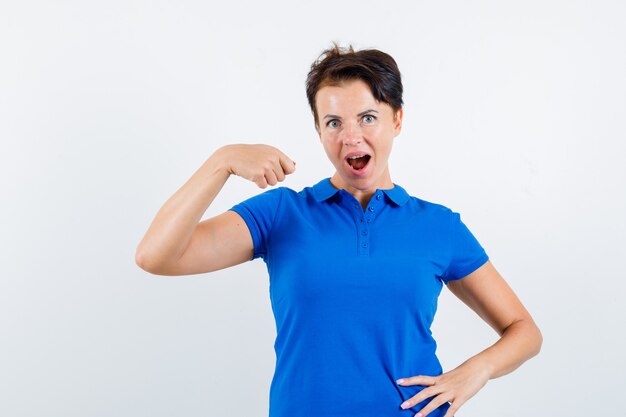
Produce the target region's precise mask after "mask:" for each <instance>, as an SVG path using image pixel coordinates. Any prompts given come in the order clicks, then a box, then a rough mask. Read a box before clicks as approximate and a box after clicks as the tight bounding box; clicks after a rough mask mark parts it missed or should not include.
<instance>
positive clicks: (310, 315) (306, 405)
mask: <svg viewBox="0 0 626 417" xmlns="http://www.w3.org/2000/svg"><path fill="white" fill-rule="evenodd" d="M231 210H233V211H235V212H237V213H238V214H239V215H240V216H241V217H242V218H243V220H244V221H245V222H246V224H247V226H248V228H249V229H250V233H251V236H252V240H253V243H254V255H253V257H252V259H256V258H259V257H260V258H262V259H263V261H264V262H265V263H266V265H267V269H268V272H269V278H270V290H269V295H270V301H271V306H272V311H273V313H274V318H275V321H276V331H277V335H276V341H275V343H274V350H275V352H276V368H275V372H274V377H273V379H272V383H271V387H270V405H269V415H270V417H354V416H359V417H401V416H406V417H412V416H413V415H415V413H416V412H418V411H419V410H421V409H422V408H423V407H424V406H425V405H426V404H428V403H429V402H430V401H431V400H432V399H433V398H434V397H430V398H428V399H426V400H425V401H423V402H421V403H420V404H417V405H416V406H414V407H412V408H410V409H407V410H403V409H402V408H400V404H402V402H404V401H405V400H407V399H409V398H411V397H413V396H414V395H415V394H416V393H418V392H419V391H421V390H422V389H424V388H426V387H425V386H417V385H414V386H405V387H403V386H399V385H397V384H396V382H395V381H396V379H398V378H401V377H409V376H416V375H431V376H436V375H440V374H441V373H442V372H443V371H442V367H441V364H440V362H439V360H438V358H437V356H436V354H435V350H436V347H437V345H436V342H435V340H434V339H433V337H432V335H431V331H430V326H431V323H432V321H433V318H434V315H435V311H436V310H437V298H438V297H439V294H440V292H441V289H442V286H443V284H444V283H446V284H447V282H448V281H451V280H456V279H460V278H463V277H465V276H466V275H468V274H470V273H471V272H473V271H474V270H476V269H477V268H478V267H480V266H481V265H483V264H484V263H485V262H487V260H488V259H489V258H488V256H487V254H486V253H485V251H484V249H483V248H482V247H481V245H480V244H479V242H478V241H477V240H476V238H475V237H474V236H473V235H472V233H471V232H470V231H469V229H468V228H467V227H466V226H465V224H463V222H462V221H461V218H460V215H459V214H458V213H456V212H453V211H452V210H450V209H449V208H447V207H445V206H443V205H440V204H435V203H431V202H428V201H425V200H422V199H419V198H417V197H413V196H410V195H409V194H407V192H406V191H405V190H404V189H403V188H402V187H400V186H399V185H397V184H394V188H392V189H389V190H376V193H375V194H374V195H373V196H372V198H371V200H370V202H369V203H368V206H367V208H366V209H365V210H363V208H362V206H361V205H360V204H359V202H358V201H357V200H356V199H355V198H354V196H352V195H351V194H350V193H348V192H347V191H345V190H338V189H336V188H335V187H334V186H333V185H332V183H331V182H330V178H326V179H323V180H322V181H320V182H318V183H317V184H315V185H314V186H312V187H306V188H304V189H303V190H301V191H300V192H296V191H294V190H292V189H290V188H287V187H278V188H273V189H270V190H267V191H265V192H262V193H261V194H258V195H256V196H254V197H251V198H249V199H247V200H244V201H243V202H241V203H239V204H237V205H235V206H233V207H232V208H231ZM252 259H251V260H252ZM449 407H450V403H444V404H443V405H441V406H440V407H439V408H437V409H436V410H435V411H433V412H432V413H431V414H429V417H442V416H443V415H444V414H445V412H446V410H447V409H448V408H449Z"/></svg>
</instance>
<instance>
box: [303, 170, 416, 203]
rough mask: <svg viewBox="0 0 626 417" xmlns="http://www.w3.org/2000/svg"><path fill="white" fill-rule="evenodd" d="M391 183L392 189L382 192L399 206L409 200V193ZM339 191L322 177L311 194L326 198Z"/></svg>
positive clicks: (320, 198) (317, 197)
mask: <svg viewBox="0 0 626 417" xmlns="http://www.w3.org/2000/svg"><path fill="white" fill-rule="evenodd" d="M393 185H394V187H393V188H392V189H390V190H381V191H382V192H384V193H385V194H386V195H387V197H389V199H390V200H391V201H393V202H394V203H396V204H397V205H399V206H401V205H403V204H404V203H406V202H407V201H408V200H409V194H408V193H407V192H406V190H405V189H404V188H402V187H400V186H399V185H398V184H395V183H394V184H393ZM339 191H340V190H339V189H338V188H335V186H334V185H333V184H332V183H331V182H330V177H329V178H324V179H323V180H321V181H320V182H318V183H317V184H315V185H314V186H313V194H314V195H315V199H316V200H317V201H324V200H328V199H329V198H331V197H332V196H334V195H335V194H337V193H338V192H339Z"/></svg>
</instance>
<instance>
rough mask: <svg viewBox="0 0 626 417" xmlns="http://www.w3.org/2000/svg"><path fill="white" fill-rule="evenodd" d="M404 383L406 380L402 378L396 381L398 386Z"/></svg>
mask: <svg viewBox="0 0 626 417" xmlns="http://www.w3.org/2000/svg"><path fill="white" fill-rule="evenodd" d="M403 382H404V379H403V378H400V379H398V380H397V381H396V384H402V383H403Z"/></svg>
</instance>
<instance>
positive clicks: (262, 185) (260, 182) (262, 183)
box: [253, 175, 267, 188]
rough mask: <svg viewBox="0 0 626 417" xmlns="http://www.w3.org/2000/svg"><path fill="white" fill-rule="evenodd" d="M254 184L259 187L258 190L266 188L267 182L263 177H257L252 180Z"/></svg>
mask: <svg viewBox="0 0 626 417" xmlns="http://www.w3.org/2000/svg"><path fill="white" fill-rule="evenodd" d="M253 181H254V183H255V184H256V185H258V186H259V188H267V180H266V179H265V176H264V175H259V176H257V177H255V178H254V180H253Z"/></svg>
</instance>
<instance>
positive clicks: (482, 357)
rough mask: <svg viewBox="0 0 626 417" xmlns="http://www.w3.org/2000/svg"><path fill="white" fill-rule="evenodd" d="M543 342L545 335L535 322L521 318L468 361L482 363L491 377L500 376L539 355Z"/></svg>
mask: <svg viewBox="0 0 626 417" xmlns="http://www.w3.org/2000/svg"><path fill="white" fill-rule="evenodd" d="M542 342H543V336H542V335H541V332H540V331H539V328H538V327H537V326H536V325H535V323H534V322H532V320H520V321H518V322H515V323H513V324H511V325H510V326H509V327H508V328H507V329H506V330H505V331H504V332H503V333H502V336H501V337H500V339H498V341H497V342H496V343H494V344H493V345H491V346H490V347H488V348H487V349H485V350H483V351H482V352H480V353H479V354H477V355H475V356H473V357H471V358H470V359H468V360H467V362H476V363H480V364H481V367H484V368H485V369H486V370H487V372H488V375H489V379H494V378H498V377H500V376H502V375H506V374H508V373H510V372H512V371H514V370H515V369H517V368H518V367H519V366H520V365H522V364H523V363H524V362H526V361H527V360H528V359H530V358H532V357H533V356H535V355H537V354H538V353H539V351H540V349H541V344H542Z"/></svg>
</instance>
